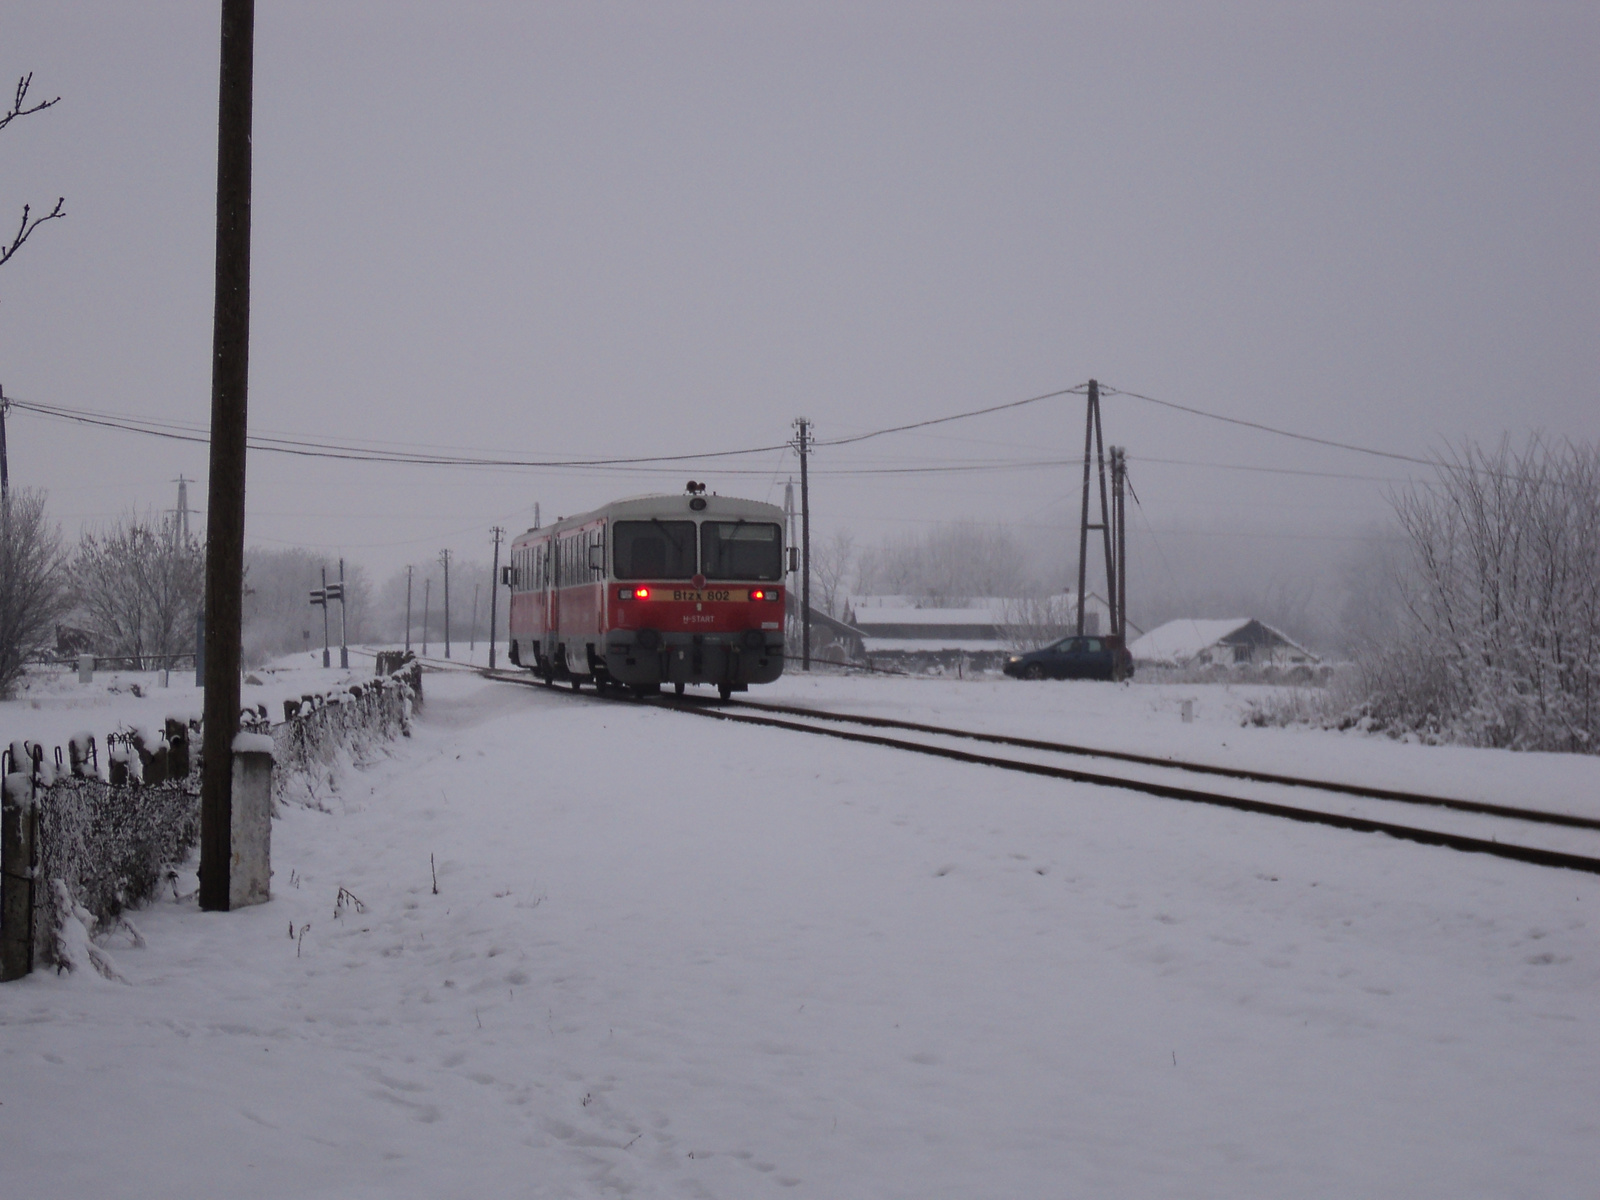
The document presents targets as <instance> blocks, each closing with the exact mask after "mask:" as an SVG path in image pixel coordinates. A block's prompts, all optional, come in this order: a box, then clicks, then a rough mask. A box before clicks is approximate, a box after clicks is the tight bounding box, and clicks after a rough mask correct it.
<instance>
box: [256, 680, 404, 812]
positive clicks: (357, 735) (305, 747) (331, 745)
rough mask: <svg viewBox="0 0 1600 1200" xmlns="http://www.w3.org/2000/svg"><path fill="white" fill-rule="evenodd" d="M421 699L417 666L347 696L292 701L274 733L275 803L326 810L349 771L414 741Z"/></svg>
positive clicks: (355, 688)
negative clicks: (326, 800) (400, 740)
mask: <svg viewBox="0 0 1600 1200" xmlns="http://www.w3.org/2000/svg"><path fill="white" fill-rule="evenodd" d="M421 699H422V667H421V664H419V663H416V662H413V663H411V664H410V666H408V667H406V668H404V669H402V670H400V671H396V672H395V673H394V674H392V675H385V676H380V677H378V678H376V679H373V680H370V681H369V682H367V683H359V684H353V685H351V686H350V687H349V688H347V689H345V690H342V691H336V692H328V693H324V694H321V695H307V696H302V697H301V698H300V700H299V701H298V702H295V701H290V702H289V704H288V705H287V706H286V709H287V710H288V711H286V713H285V716H286V718H287V719H286V720H285V721H284V723H283V724H282V725H277V726H274V727H273V729H272V742H273V747H274V761H275V762H276V769H275V770H274V771H273V775H272V800H273V803H274V804H275V805H276V804H284V803H298V804H307V805H311V806H313V807H321V805H322V797H323V796H324V795H325V794H326V792H328V791H331V790H333V789H334V788H335V787H337V780H338V777H339V775H340V774H341V773H342V772H343V770H344V768H345V767H347V766H349V765H351V764H353V763H359V762H361V761H363V760H364V759H367V758H370V757H372V756H373V755H374V754H377V753H379V752H380V748H381V746H382V744H383V743H385V742H389V741H392V740H394V739H395V738H397V737H409V736H410V734H411V714H412V710H413V707H414V706H415V705H416V704H418V703H420V702H421Z"/></svg>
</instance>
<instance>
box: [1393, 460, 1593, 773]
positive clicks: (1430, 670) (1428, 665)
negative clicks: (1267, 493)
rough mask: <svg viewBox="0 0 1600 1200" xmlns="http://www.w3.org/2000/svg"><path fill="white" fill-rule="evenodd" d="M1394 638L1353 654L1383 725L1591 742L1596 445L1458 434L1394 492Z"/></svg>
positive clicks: (1506, 740) (1445, 734)
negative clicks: (1430, 467) (1405, 548)
mask: <svg viewBox="0 0 1600 1200" xmlns="http://www.w3.org/2000/svg"><path fill="white" fill-rule="evenodd" d="M1395 509H1396V514H1397V516H1398V518H1399V522H1400V525H1401V527H1402V529H1403V530H1404V531H1405V533H1406V536H1407V539H1408V541H1409V543H1410V550H1411V564H1410V574H1409V577H1408V579H1407V581H1406V586H1405V588H1404V591H1403V596H1404V600H1405V605H1406V609H1407V615H1408V618H1409V620H1408V625H1407V628H1406V629H1405V630H1404V631H1403V640H1401V641H1400V642H1399V643H1398V644H1393V643H1391V644H1390V645H1389V646H1388V647H1385V648H1384V649H1383V650H1382V651H1380V652H1377V653H1374V654H1371V655H1367V656H1364V658H1363V660H1362V668H1363V672H1364V677H1365V684H1366V688H1365V690H1366V703H1367V706H1368V709H1369V714H1370V715H1371V716H1372V717H1373V718H1374V719H1375V720H1376V721H1377V722H1378V723H1379V724H1382V725H1386V726H1388V727H1391V728H1401V729H1413V730H1418V731H1420V732H1423V733H1425V734H1427V735H1430V736H1437V737H1440V738H1449V739H1455V740H1462V741H1469V742H1473V743H1476V744H1480V745H1494V746H1510V747H1513V748H1517V749H1543V750H1579V751H1587V752H1589V753H1600V445H1587V446H1585V445H1575V444H1572V443H1565V444H1562V445H1560V446H1551V445H1548V444H1546V443H1545V442H1543V441H1542V440H1540V439H1538V438H1535V439H1533V440H1532V441H1530V442H1529V443H1528V445H1527V446H1526V447H1525V448H1524V449H1523V450H1522V451H1521V452H1514V451H1513V450H1512V449H1511V448H1510V446H1509V445H1508V444H1507V443H1505V442H1502V443H1501V444H1500V446H1499V447H1498V448H1497V449H1495V450H1492V451H1490V450H1485V449H1483V448H1481V447H1478V446H1475V445H1472V444H1470V443H1469V444H1467V445H1465V446H1463V447H1462V448H1461V449H1459V450H1457V451H1454V452H1452V453H1450V454H1449V455H1448V456H1446V457H1444V458H1441V459H1440V461H1439V464H1438V478H1437V480H1436V481H1435V482H1434V483H1433V484H1431V485H1430V486H1427V487H1423V488H1416V489H1413V490H1412V491H1409V492H1406V493H1404V494H1401V495H1399V496H1397V497H1396V498H1395Z"/></svg>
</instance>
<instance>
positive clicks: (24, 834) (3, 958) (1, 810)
mask: <svg viewBox="0 0 1600 1200" xmlns="http://www.w3.org/2000/svg"><path fill="white" fill-rule="evenodd" d="M38 814H39V806H38V804H37V802H36V800H35V798H34V789H33V779H32V777H31V776H30V775H28V774H27V773H26V772H23V771H13V772H12V773H11V774H10V775H7V776H6V777H5V784H4V788H3V791H0V872H3V874H0V981H7V980H12V979H21V978H22V977H23V976H24V975H26V974H28V972H30V971H32V970H33V886H34V879H33V873H34V863H35V861H36V859H37V846H36V844H35V843H36V841H37V839H38V835H39V816H38Z"/></svg>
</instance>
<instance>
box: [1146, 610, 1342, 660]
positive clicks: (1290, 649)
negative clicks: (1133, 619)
mask: <svg viewBox="0 0 1600 1200" xmlns="http://www.w3.org/2000/svg"><path fill="white" fill-rule="evenodd" d="M1128 650H1129V652H1130V653H1131V654H1132V655H1133V661H1134V662H1135V663H1138V664H1144V665H1149V666H1158V667H1204V666H1219V667H1235V666H1247V665H1248V666H1258V667H1300V666H1304V667H1312V666H1316V665H1317V664H1318V663H1320V662H1321V661H1322V659H1321V658H1320V657H1319V656H1317V655H1315V654H1313V653H1312V652H1311V651H1310V650H1307V649H1306V648H1305V647H1304V646H1302V645H1300V644H1299V643H1298V642H1296V641H1294V640H1293V639H1292V638H1290V637H1288V636H1287V635H1286V634H1284V633H1281V632H1280V631H1278V630H1276V629H1274V628H1273V627H1272V626H1271V625H1268V624H1266V623H1265V622H1262V621H1258V620H1256V619H1255V618H1253V617H1230V618H1224V619H1221V620H1203V621H1201V620H1191V619H1187V618H1185V619H1182V620H1177V621H1168V622H1167V623H1166V624H1165V625H1161V626H1158V627H1157V628H1155V629H1152V630H1151V631H1150V632H1149V633H1147V634H1145V635H1144V636H1143V637H1141V638H1138V639H1137V640H1135V641H1134V642H1133V643H1132V644H1131V645H1130V646H1129V647H1128Z"/></svg>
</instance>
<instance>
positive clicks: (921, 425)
mask: <svg viewBox="0 0 1600 1200" xmlns="http://www.w3.org/2000/svg"><path fill="white" fill-rule="evenodd" d="M1088 389H1089V385H1088V384H1086V383H1080V384H1078V385H1077V386H1076V387H1069V388H1062V389H1061V390H1060V391H1059V392H1046V393H1044V395H1042V396H1029V397H1028V398H1027V399H1026V400H1013V401H1011V402H1010V403H1008V404H995V405H992V406H990V407H989V408H975V409H973V410H972V411H971V412H964V413H956V414H954V415H953V416H949V417H934V418H932V419H930V420H927V421H913V422H912V423H911V424H909V425H894V426H891V427H890V428H888V429H874V430H873V431H872V432H871V433H857V434H853V435H851V436H850V437H842V438H831V439H829V440H828V441H825V442H817V443H815V444H816V445H818V446H848V445H850V444H851V443H853V442H864V441H866V440H867V439H868V438H875V437H882V436H883V435H884V434H886V433H905V432H907V431H908V430H912V429H926V428H927V427H928V426H929V425H943V424H945V423H946V422H947V421H964V420H966V419H967V418H968V417H984V416H988V415H989V414H990V413H997V412H1005V411H1006V410H1007V409H1009V408H1021V407H1023V405H1025V404H1037V403H1039V401H1041V400H1056V399H1059V398H1060V397H1062V396H1081V395H1083V394H1084V393H1085V392H1087V391H1088Z"/></svg>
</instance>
